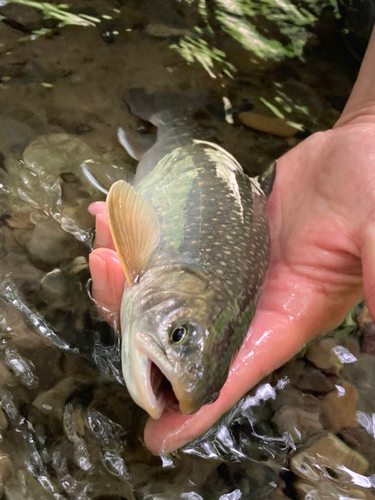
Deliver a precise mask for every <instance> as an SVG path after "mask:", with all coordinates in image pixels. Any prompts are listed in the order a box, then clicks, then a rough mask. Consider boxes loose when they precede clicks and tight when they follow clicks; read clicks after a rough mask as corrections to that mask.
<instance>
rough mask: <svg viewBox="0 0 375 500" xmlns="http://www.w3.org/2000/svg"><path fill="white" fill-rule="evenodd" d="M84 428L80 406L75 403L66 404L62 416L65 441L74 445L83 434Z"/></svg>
mask: <svg viewBox="0 0 375 500" xmlns="http://www.w3.org/2000/svg"><path fill="white" fill-rule="evenodd" d="M86 427H87V422H86V418H85V415H84V411H83V408H82V406H81V405H80V404H78V403H76V402H75V403H74V404H73V403H67V404H66V405H65V407H64V414H63V429H64V434H65V436H66V437H67V439H68V440H69V441H70V442H72V443H75V442H76V441H77V439H79V438H82V436H83V435H84V434H85V428H86Z"/></svg>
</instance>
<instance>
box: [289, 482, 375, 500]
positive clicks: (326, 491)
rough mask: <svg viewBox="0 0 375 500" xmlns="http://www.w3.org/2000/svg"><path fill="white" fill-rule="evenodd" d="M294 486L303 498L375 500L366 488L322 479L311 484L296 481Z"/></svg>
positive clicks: (307, 499)
mask: <svg viewBox="0 0 375 500" xmlns="http://www.w3.org/2000/svg"><path fill="white" fill-rule="evenodd" d="M294 488H295V490H296V493H297V497H298V498H300V499H301V500H302V499H304V500H338V499H339V500H341V499H345V500H374V499H375V496H374V495H373V494H372V493H371V492H370V491H368V490H366V489H364V488H359V487H356V486H355V485H348V486H344V487H341V486H340V485H338V484H332V483H331V482H330V481H321V482H318V483H316V484H310V483H307V482H305V481H296V482H295V484H294Z"/></svg>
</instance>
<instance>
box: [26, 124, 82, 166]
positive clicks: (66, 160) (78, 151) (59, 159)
mask: <svg viewBox="0 0 375 500" xmlns="http://www.w3.org/2000/svg"><path fill="white" fill-rule="evenodd" d="M91 156H92V149H91V148H90V147H89V146H87V144H85V143H84V142H83V141H81V140H80V139H77V138H76V137H74V136H72V135H68V134H51V135H44V136H41V137H38V138H37V139H35V140H34V141H33V142H32V143H31V144H30V145H29V146H28V147H27V148H26V149H25V151H24V153H23V159H24V162H25V163H26V165H27V166H28V168H30V169H31V170H32V171H35V172H48V175H49V176H51V175H55V176H59V175H61V174H63V173H64V172H74V171H79V168H80V166H81V164H82V163H83V162H84V161H85V160H87V159H88V158H91Z"/></svg>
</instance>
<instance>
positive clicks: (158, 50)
mask: <svg viewBox="0 0 375 500" xmlns="http://www.w3.org/2000/svg"><path fill="white" fill-rule="evenodd" d="M24 3H28V5H20V4H17V3H11V2H8V3H7V2H5V3H4V2H3V3H1V7H0V15H1V16H2V22H1V23H0V42H1V43H0V56H1V62H0V78H1V84H0V125H1V129H0V280H1V283H0V497H1V495H2V496H3V497H4V498H6V499H8V500H24V499H30V500H34V499H38V500H41V499H43V500H44V499H52V498H55V499H63V498H67V499H72V500H78V499H79V500H86V499H98V500H99V499H100V500H105V499H111V500H120V499H127V500H130V499H133V498H134V499H177V498H181V499H191V500H201V499H203V500H206V499H207V500H210V499H215V500H216V499H220V500H237V499H240V498H241V499H249V500H257V499H274V500H275V499H285V498H291V499H295V498H298V499H319V500H325V499H339V498H350V499H367V498H373V497H374V493H373V492H374V491H375V490H374V487H375V476H373V474H374V472H375V470H374V467H375V451H374V450H375V447H374V439H375V426H374V425H375V424H374V422H375V420H374V417H373V416H374V414H375V399H374V396H373V394H374V387H375V357H374V355H375V348H374V338H375V336H374V326H373V324H372V322H371V320H370V318H369V317H368V313H367V312H366V308H365V306H364V305H363V304H361V305H359V306H357V309H356V310H355V311H354V313H353V316H354V318H355V321H354V320H352V319H350V318H348V320H347V322H346V323H345V324H344V325H343V326H342V327H341V328H340V329H338V330H337V331H335V332H332V333H331V334H330V335H329V336H328V337H326V338H323V339H321V340H319V341H317V342H315V343H314V344H312V345H309V346H307V348H306V349H305V351H304V352H303V353H301V354H300V355H299V356H297V358H296V359H294V360H292V361H290V362H289V363H288V364H286V365H285V366H284V367H282V368H280V369H279V370H278V371H277V372H275V373H273V374H272V375H270V376H269V377H267V378H266V379H265V380H263V381H262V382H261V383H260V384H259V385H258V386H257V387H256V388H254V390H253V391H251V393H249V394H248V395H247V396H246V397H245V398H243V400H241V401H240V402H239V403H238V404H237V405H236V406H235V407H234V408H233V409H232V410H231V411H230V412H229V413H228V414H227V415H226V416H225V417H224V418H223V419H222V420H221V421H220V422H218V424H217V425H216V426H215V427H214V428H212V429H211V430H210V431H208V432H207V433H206V435H204V436H203V437H202V438H200V439H198V440H197V441H196V442H194V443H192V444H191V445H188V446H187V447H186V448H185V449H184V450H182V451H180V452H179V453H177V454H176V455H174V456H168V457H163V458H157V457H153V456H151V454H150V453H149V452H148V451H147V450H146V449H145V447H144V445H143V443H142V432H143V426H144V422H145V418H146V417H145V415H144V413H143V412H142V411H141V410H140V409H139V408H138V407H137V406H136V405H135V404H134V403H133V402H132V400H131V399H130V397H129V395H128V394H127V391H126V388H125V386H124V383H123V380H122V376H121V367H120V357H119V349H118V347H119V341H118V339H117V337H116V335H115V333H114V332H113V331H112V330H111V329H110V328H109V327H108V326H107V325H105V324H104V323H103V322H102V321H101V320H100V318H99V316H98V313H97V311H96V309H95V305H94V304H93V302H92V300H91V298H90V282H89V278H90V276H89V269H88V261H87V258H88V254H89V252H90V249H91V244H92V239H93V226H94V220H93V218H92V217H91V216H90V215H89V214H88V212H87V207H88V205H89V204H90V203H91V202H93V201H96V200H100V199H103V195H102V194H101V193H99V192H98V191H96V190H95V188H93V187H92V186H91V185H90V184H88V183H87V181H86V180H85V178H84V176H83V175H82V172H81V165H82V163H83V162H85V161H87V160H90V161H95V162H97V163H98V164H102V165H103V168H105V166H106V165H112V164H115V165H116V166H118V167H120V168H130V169H131V168H134V162H133V160H131V159H130V158H129V157H128V156H127V155H126V153H125V152H124V151H123V150H122V148H121V146H120V145H119V143H118V141H117V136H116V131H117V128H118V127H119V126H121V125H123V124H124V123H126V124H127V125H129V126H131V127H133V128H138V130H139V129H140V130H141V131H142V132H143V133H150V132H151V133H152V130H151V131H150V130H149V129H147V127H146V125H145V124H140V123H138V122H136V121H135V120H134V118H133V117H132V116H131V115H130V114H129V111H128V109H127V106H126V103H125V101H124V94H125V92H126V90H127V89H129V88H132V87H146V88H147V89H149V90H155V89H158V88H163V89H164V90H165V89H167V90H171V91H184V90H186V89H202V88H203V89H206V90H208V91H209V99H208V102H207V105H206V106H205V107H204V108H203V109H202V110H200V112H199V113H198V114H197V116H196V119H197V120H198V121H199V122H200V123H201V125H202V126H204V127H205V129H206V130H207V132H208V134H210V136H211V137H212V140H215V141H217V142H218V143H219V144H221V145H222V146H223V147H225V148H226V149H228V150H229V151H230V152H232V153H233V154H234V155H235V156H236V157H237V158H238V159H239V161H240V162H241V163H242V165H243V166H244V168H245V169H246V170H247V172H249V173H251V174H257V173H259V172H260V171H261V170H262V169H264V168H265V167H266V166H268V165H269V164H270V163H271V161H273V160H274V159H275V158H277V157H278V156H280V155H281V154H282V153H283V152H285V151H286V150H288V149H289V148H290V147H292V146H293V145H295V144H297V143H298V142H299V141H300V140H302V139H303V138H304V137H306V136H307V135H309V134H310V133H313V132H314V131H316V130H324V129H327V128H329V127H331V126H332V125H333V124H334V122H335V120H336V119H337V118H338V116H339V114H340V111H341V110H342V108H343V106H344V103H345V100H346V98H347V97H348V95H349V92H350V90H351V87H352V84H353V81H354V78H355V73H356V70H357V69H358V62H356V61H355V60H354V59H353V60H352V59H350V57H349V56H348V54H347V53H345V49H344V47H343V43H342V38H341V33H340V24H339V21H338V20H337V19H336V16H335V12H334V9H332V8H331V7H329V6H327V7H326V8H324V9H323V8H321V9H320V10H319V9H318V10H317V11H316V12H315V13H314V16H315V17H314V18H313V19H312V20H311V22H310V24H308V23H307V25H306V30H307V31H306V37H305V38H306V39H305V45H304V48H303V59H301V58H297V57H295V58H291V59H288V58H286V57H285V54H284V55H281V56H280V57H275V58H266V57H264V58H263V59H262V57H261V56H260V55H259V54H253V53H251V52H250V51H249V49H248V48H246V47H245V48H244V44H243V43H242V45H241V43H239V41H238V40H235V39H234V38H233V37H231V36H229V35H228V33H227V32H224V31H223V29H222V26H221V28H220V26H219V27H217V26H216V27H215V23H214V22H213V21H212V19H211V24H212V25H213V30H214V31H215V30H216V31H215V33H216V38H215V40H216V43H217V47H216V48H215V50H216V52H215V50H214V48H212V47H211V48H210V50H208V49H207V51H206V52H204V51H203V52H202V47H206V48H207V47H209V43H211V42H210V39H209V37H206V38H205V37H204V36H203V35H202V37H199V36H197V35H196V33H199V31H198V32H197V30H196V29H195V28H197V27H198V28H200V29H202V30H203V28H204V26H203V24H204V23H203V21H202V9H203V7H202V6H201V11H197V10H196V9H195V6H191V5H190V3H191V2H173V1H170V2H169V1H168V2H167V1H166V2H164V3H163V5H162V6H161V7H160V8H158V9H156V8H155V5H154V4H153V2H151V1H150V2H147V1H144V2H141V4H137V2H131V1H108V2H104V1H103V2H100V1H90V2H75V3H74V6H73V5H72V6H71V7H70V8H69V9H65V10H66V11H67V12H69V13H71V15H74V16H78V17H79V19H81V21H82V20H83V21H82V23H83V24H84V21H85V20H86V21H87V20H89V21H90V23H91V25H89V26H83V25H80V23H79V22H78V21H77V19H76V18H73V19H74V20H75V23H76V24H74V23H73V24H72V25H67V24H66V22H65V21H64V22H62V21H61V19H56V17H53V16H52V17H48V16H46V13H45V12H44V11H43V10H42V9H40V8H36V7H35V6H33V5H31V2H24ZM41 5H42V4H41V3H40V4H39V6H41ZM49 5H52V6H54V7H56V8H60V7H59V4H58V3H57V2H56V3H53V2H52V3H51V4H49ZM202 5H203V4H202ZM228 8H229V7H228ZM59 12H60V11H59ZM208 14H209V12H208ZM82 15H84V16H86V17H82ZM80 16H81V17H80ZM258 17H259V16H258ZM69 19H71V18H69ZM92 19H99V21H100V22H96V21H92ZM241 19H242V18H241ZM243 19H245V17H244V18H243ZM270 19H271V18H270ZM270 19H268V21H267V22H266V25H267V29H268V33H269V36H270V37H272V36H274V37H275V39H276V41H277V40H278V38H277V37H279V38H280V37H281V35H282V36H284V37H285V36H287V35H285V33H284V34H282V33H281V28H280V27H278V30H279V31H278V30H277V29H271V27H272V26H274V25H273V24H272V22H273V21H272V19H271V20H270ZM258 21H259V19H258ZM258 21H257V22H258ZM254 22H255V21H254ZM82 23H81V24H82ZM263 29H265V27H264V26H263ZM220 30H221V31H220ZM259 31H260V32H261V29H260V30H259ZM194 33H195V35H194ZM280 33H281V35H280ZM193 35H194V36H193ZM189 38H190V39H191V40H193V42H194V43H192V42H189V43H190V45H186V44H187V42H188V41H189ZM283 40H284V42H285V43H284V45H285V46H287V41H285V39H283ZM183 42H184V43H185V45H184V44H183ZM204 43H206V45H204ZM280 43H281V42H280ZM288 43H289V42H288ZM178 44H180V45H179V46H180V47H185V49H186V47H190V50H191V47H195V50H196V52H190V55H191V59H190V60H189V57H187V55H186V50H187V49H186V50H185V53H182V51H181V50H180V51H178V50H176V48H175V46H176V45H178ZM284 45H283V46H284ZM198 49H199V50H200V52H199V51H198ZM218 51H219V52H218ZM220 51H221V52H220ZM222 53H224V54H226V56H227V58H224V57H223V56H222ZM194 54H195V56H196V57H195V58H194V57H193V55H194ZM197 54H198V55H197ZM220 54H221V55H220ZM198 56H199V57H198ZM207 57H211V59H207ZM207 61H208V62H207ZM210 61H211V62H210ZM211 63H212V64H211ZM272 108H274V109H273V111H272ZM275 113H276V114H275Z"/></svg>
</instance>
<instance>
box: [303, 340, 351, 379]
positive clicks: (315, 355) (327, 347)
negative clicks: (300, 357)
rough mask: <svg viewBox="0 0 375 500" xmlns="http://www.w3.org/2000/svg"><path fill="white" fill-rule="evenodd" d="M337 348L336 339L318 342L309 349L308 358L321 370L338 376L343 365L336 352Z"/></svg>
mask: <svg viewBox="0 0 375 500" xmlns="http://www.w3.org/2000/svg"><path fill="white" fill-rule="evenodd" d="M335 347H337V342H336V340H335V339H334V338H330V337H329V338H325V339H321V340H318V341H317V342H314V343H313V344H311V345H310V346H309V347H308V349H307V352H306V358H307V359H308V360H309V361H310V362H311V363H312V364H313V365H315V366H316V367H317V368H320V370H323V371H324V372H326V373H334V374H335V375H338V374H339V373H340V371H341V369H342V366H343V364H342V362H341V361H340V359H339V357H338V356H337V354H336V353H335V351H334V349H335Z"/></svg>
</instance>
